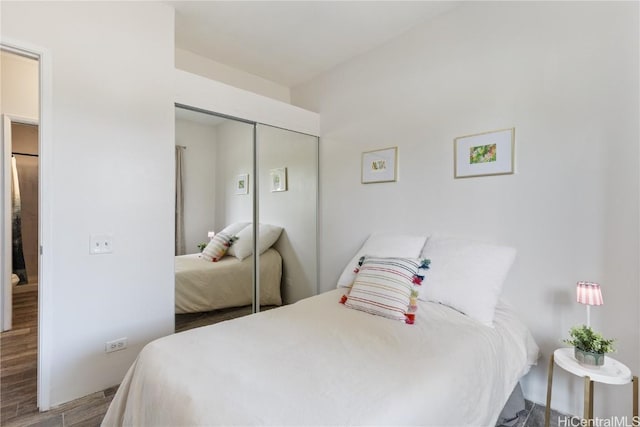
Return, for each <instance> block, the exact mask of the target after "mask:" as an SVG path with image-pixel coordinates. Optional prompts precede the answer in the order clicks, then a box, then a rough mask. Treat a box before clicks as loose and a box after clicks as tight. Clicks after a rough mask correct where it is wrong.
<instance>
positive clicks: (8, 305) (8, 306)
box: [0, 114, 13, 331]
mask: <svg viewBox="0 0 640 427" xmlns="http://www.w3.org/2000/svg"><path fill="white" fill-rule="evenodd" d="M2 195H3V196H2V213H1V215H0V217H1V218H2V265H1V266H0V272H1V277H2V330H3V331H8V330H10V329H11V326H12V324H11V319H12V301H13V295H12V287H13V286H12V284H11V221H10V218H11V119H9V117H8V116H7V115H5V114H3V115H2Z"/></svg>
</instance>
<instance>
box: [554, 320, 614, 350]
mask: <svg viewBox="0 0 640 427" xmlns="http://www.w3.org/2000/svg"><path fill="white" fill-rule="evenodd" d="M569 335H570V336H571V339H568V340H563V342H565V343H567V344H570V345H572V346H574V347H576V348H577V349H578V350H582V351H587V352H591V353H600V354H604V353H611V352H613V351H615V349H614V348H613V342H614V341H615V339H609V340H608V339H605V338H604V337H603V336H602V335H600V334H599V333H598V332H594V331H593V329H591V328H590V327H588V326H585V325H582V326H574V327H572V328H571V329H570V330H569Z"/></svg>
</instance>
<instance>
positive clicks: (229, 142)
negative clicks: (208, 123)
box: [216, 120, 255, 231]
mask: <svg viewBox="0 0 640 427" xmlns="http://www.w3.org/2000/svg"><path fill="white" fill-rule="evenodd" d="M216 131H217V135H216V139H217V142H218V157H217V159H218V162H217V164H216V183H217V198H216V231H220V230H221V229H223V228H224V227H225V226H227V225H229V224H232V223H234V222H239V221H244V222H251V221H253V192H254V191H255V190H254V188H253V182H252V181H253V177H252V175H253V125H252V124H248V123H244V122H239V121H235V120H228V121H226V122H224V123H222V124H219V125H218V126H216ZM241 174H247V175H248V177H249V192H248V193H247V194H236V179H237V177H238V175H241Z"/></svg>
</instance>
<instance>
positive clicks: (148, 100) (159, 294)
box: [0, 2, 174, 405]
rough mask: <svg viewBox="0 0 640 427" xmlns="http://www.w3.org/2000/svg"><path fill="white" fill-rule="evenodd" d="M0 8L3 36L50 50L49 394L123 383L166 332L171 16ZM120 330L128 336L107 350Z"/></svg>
mask: <svg viewBox="0 0 640 427" xmlns="http://www.w3.org/2000/svg"><path fill="white" fill-rule="evenodd" d="M1 19H2V21H1V26H0V28H1V31H2V32H1V35H2V37H3V39H4V38H5V37H9V38H11V39H13V40H16V41H23V42H26V43H29V44H32V45H36V46H41V47H43V48H45V49H47V50H48V52H49V53H50V58H51V67H52V68H51V83H52V85H53V86H52V87H51V88H50V91H51V93H52V103H51V110H47V108H48V107H45V110H44V114H43V117H42V119H43V120H44V121H45V122H46V121H47V120H48V121H49V123H51V124H52V127H51V129H45V127H46V126H43V129H42V131H43V133H46V135H50V137H48V139H45V140H44V144H49V147H48V150H49V152H50V153H52V154H51V156H50V158H44V157H43V158H42V159H41V161H42V162H43V164H45V163H46V164H47V165H48V166H49V168H47V170H49V171H50V172H49V175H48V177H45V179H48V184H47V188H48V189H49V191H50V194H46V195H43V197H45V198H49V200H53V201H54V203H52V204H51V212H50V214H51V218H50V221H51V224H52V225H53V230H52V231H51V240H50V241H49V242H48V243H47V244H46V245H45V248H44V250H45V253H48V254H49V256H50V259H51V269H50V270H49V273H48V275H47V277H45V280H43V282H42V283H41V285H42V286H43V287H48V290H47V291H46V292H47V294H48V295H50V299H49V300H47V301H45V303H46V304H48V305H49V311H50V313H51V316H50V318H49V319H48V321H47V324H46V325H41V328H42V329H41V332H42V333H44V334H50V336H48V337H45V339H48V340H49V343H50V344H51V359H50V360H49V364H48V367H49V368H50V369H51V370H52V371H51V384H50V390H48V391H49V392H50V397H51V404H52V405H56V404H58V403H62V402H66V401H68V400H72V399H75V398H77V397H80V396H84V395H87V394H89V393H91V392H95V391H98V390H102V389H104V388H106V387H109V386H112V385H115V384H118V383H119V382H120V381H121V380H122V378H123V376H124V373H125V371H126V369H127V368H128V367H129V366H130V365H131V363H132V362H133V360H134V359H135V357H136V356H137V354H138V352H139V351H140V349H141V348H142V346H143V345H144V344H146V343H147V342H149V341H151V340H152V339H154V338H157V337H160V336H163V335H167V334H170V333H172V332H173V322H174V320H173V319H174V301H173V293H174V290H173V232H172V230H173V227H174V225H173V210H174V208H173V206H174V183H173V173H172V171H173V168H174V161H173V160H174V148H173V146H174V106H173V102H174V97H173V88H172V85H171V83H170V82H172V81H173V72H174V58H173V55H174V47H173V42H174V34H173V22H174V16H173V9H172V8H170V7H169V6H166V5H163V4H158V3H148V2H117V3H111V2H41V3H38V2H2V17H1ZM47 114H49V115H51V117H49V118H47V117H45V115H47ZM92 233H113V247H114V253H113V254H111V255H89V236H90V234H92ZM124 336H126V337H128V339H129V348H128V349H126V350H123V351H120V352H116V353H110V354H106V353H105V352H104V348H105V342H106V341H108V340H112V339H115V338H119V337H124ZM39 374H41V372H39Z"/></svg>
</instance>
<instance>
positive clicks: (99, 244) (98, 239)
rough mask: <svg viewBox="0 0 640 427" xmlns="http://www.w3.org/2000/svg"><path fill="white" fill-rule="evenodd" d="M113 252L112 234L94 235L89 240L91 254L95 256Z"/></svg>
mask: <svg viewBox="0 0 640 427" xmlns="http://www.w3.org/2000/svg"><path fill="white" fill-rule="evenodd" d="M112 252H113V235H111V234H92V235H91V238H90V239H89V253H90V254H92V255H94V254H110V253H112Z"/></svg>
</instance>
